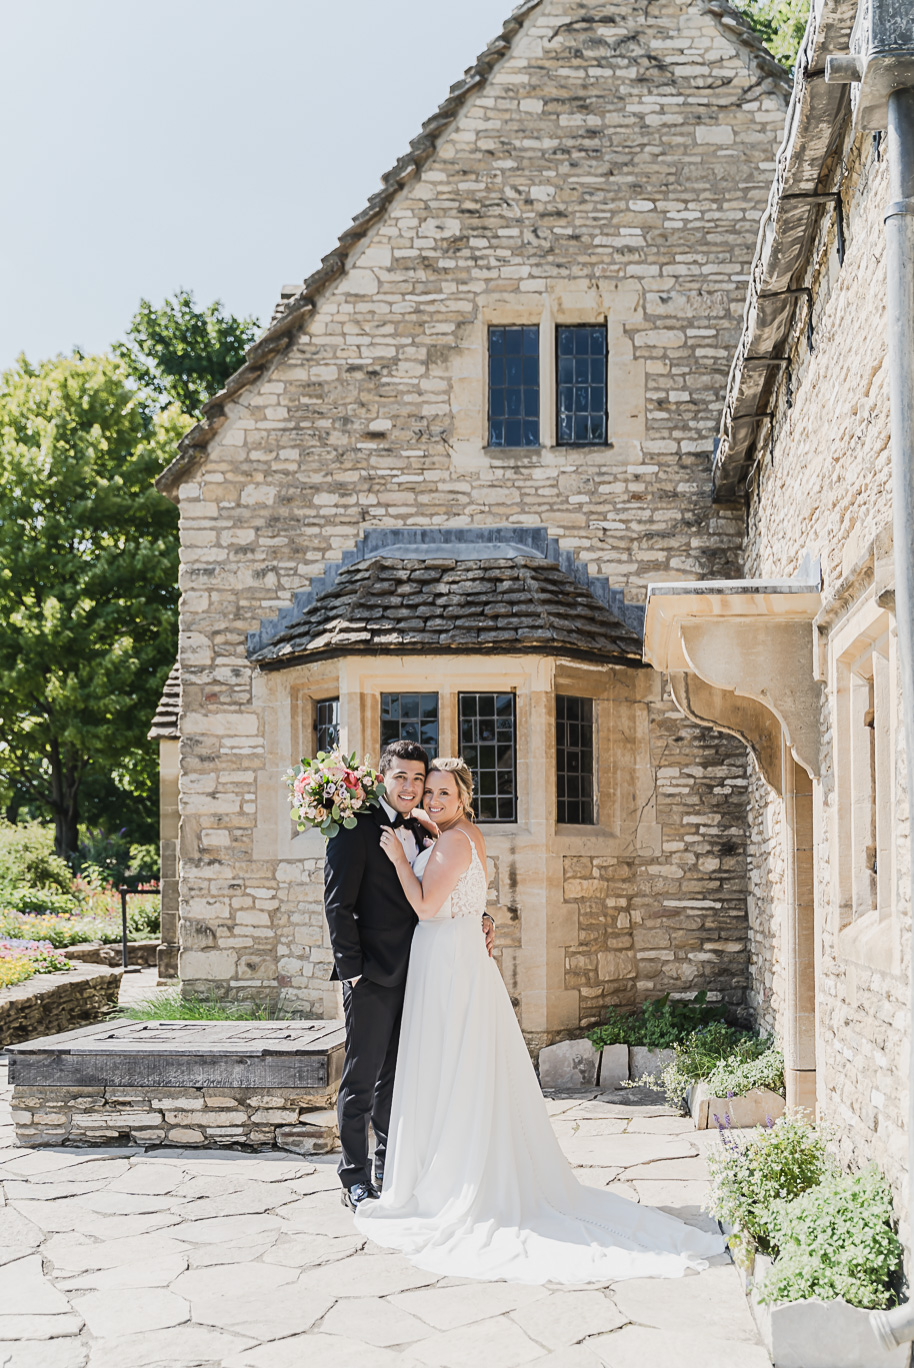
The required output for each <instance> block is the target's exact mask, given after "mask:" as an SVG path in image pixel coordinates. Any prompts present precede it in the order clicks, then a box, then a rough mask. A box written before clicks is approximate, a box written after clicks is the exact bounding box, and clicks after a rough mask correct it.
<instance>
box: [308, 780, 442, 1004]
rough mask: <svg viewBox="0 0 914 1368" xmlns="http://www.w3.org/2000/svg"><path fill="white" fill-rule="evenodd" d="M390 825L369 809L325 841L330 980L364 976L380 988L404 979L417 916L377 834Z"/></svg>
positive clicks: (377, 810) (379, 809)
mask: <svg viewBox="0 0 914 1368" xmlns="http://www.w3.org/2000/svg"><path fill="white" fill-rule="evenodd" d="M391 825H392V824H391V822H390V821H389V820H388V817H387V813H386V812H385V811H384V809H383V808H382V807H372V808H369V809H368V811H367V812H364V813H362V815H361V816H359V817H357V818H356V823H355V826H354V827H350V829H349V830H348V831H347V829H346V828H345V827H341V828H340V830H339V832H338V833H337V834H336V836H332V837H331V838H330V840H329V841H328V842H327V854H326V857H325V860H324V911H325V912H326V914H327V922H328V924H329V926H330V944H331V945H332V947H333V959H334V969H333V973H332V974H331V975H330V977H331V978H332V979H351V978H356V977H357V975H359V974H362V975H364V977H365V978H367V979H370V980H371V982H372V983H379V984H381V985H382V986H383V987H393V986H394V985H396V984H400V983H403V982H404V980H405V979H406V971H407V968H408V967H409V951H410V945H411V943H412V939H413V931H414V930H415V928H416V923H417V922H418V920H419V918H418V917H417V916H416V914H415V912H414V911H413V909H412V907H411V906H410V904H409V902H408V900H407V897H406V894H405V893H404V892H403V889H402V888H401V887H400V880H399V879H398V878H397V871H396V869H395V868H394V866H393V865H392V864H391V862H390V860H389V859H388V858H387V856H386V855H385V854H384V851H383V850H382V849H381V832H382V831H383V829H384V827H389V826H391ZM412 829H414V828H412ZM419 844H420V848H421V841H420V843H419Z"/></svg>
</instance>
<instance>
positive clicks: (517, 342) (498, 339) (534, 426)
mask: <svg viewBox="0 0 914 1368" xmlns="http://www.w3.org/2000/svg"><path fill="white" fill-rule="evenodd" d="M539 409H540V397H539V329H538V328H521V327H518V328H490V329H489V445H490V446H501V447H532V446H539V441H540V430H539Z"/></svg>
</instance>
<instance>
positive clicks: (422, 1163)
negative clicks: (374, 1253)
mask: <svg viewBox="0 0 914 1368" xmlns="http://www.w3.org/2000/svg"><path fill="white" fill-rule="evenodd" d="M464 835H466V833H464ZM467 839H468V840H469V841H470V844H471V845H472V846H473V854H472V858H471V861H470V865H469V868H468V869H467V870H466V872H465V873H464V874H462V875H461V877H460V879H459V880H458V883H457V886H456V888H455V889H454V892H453V893H452V895H451V897H450V898H449V899H448V901H447V902H446V903H445V904H444V906H443V907H442V908H441V910H440V911H439V912H438V913H437V915H436V916H435V917H433V918H431V919H430V920H427V921H420V922H419V925H418V926H417V927H416V930H415V933H414V936H413V943H412V952H411V956H410V962H409V975H408V978H407V981H406V1000H405V1003H404V1007H403V1025H402V1029H401V1034H400V1051H399V1055H398V1058H397V1072H396V1080H395V1083H394V1095H393V1111H392V1115H391V1124H390V1133H389V1137H388V1148H387V1156H386V1167H385V1177H384V1192H383V1195H382V1197H381V1199H380V1201H365V1202H362V1203H361V1204H360V1206H359V1209H358V1212H357V1214H356V1217H355V1223H356V1226H357V1227H358V1229H359V1230H360V1231H361V1233H362V1234H363V1235H367V1236H369V1237H370V1238H371V1239H372V1240H374V1241H376V1242H377V1243H378V1244H380V1245H385V1246H387V1247H388V1248H390V1249H397V1250H400V1251H401V1252H402V1253H404V1254H405V1255H407V1256H408V1258H410V1259H411V1260H412V1262H413V1263H414V1264H416V1265H417V1266H418V1267H419V1268H422V1269H426V1270H428V1271H430V1272H433V1273H441V1274H450V1275H454V1276H457V1277H462V1278H477V1279H483V1280H486V1281H490V1280H493V1279H497V1278H503V1279H506V1280H508V1281H509V1282H522V1283H545V1282H555V1283H566V1284H574V1283H594V1282H615V1281H617V1280H619V1279H622V1278H644V1277H666V1278H675V1277H680V1276H682V1274H683V1273H685V1271H686V1270H687V1269H689V1268H696V1269H698V1268H703V1267H705V1261H706V1260H707V1259H708V1258H709V1257H711V1256H713V1255H715V1254H719V1253H722V1252H723V1249H724V1241H723V1239H722V1238H721V1237H720V1236H718V1235H716V1234H709V1233H707V1232H706V1231H702V1230H696V1229H695V1228H694V1227H692V1226H689V1225H685V1224H684V1223H683V1222H682V1221H678V1220H676V1219H675V1217H672V1216H668V1215H666V1214H665V1213H664V1212H661V1211H657V1210H656V1209H654V1208H652V1207H648V1206H643V1205H638V1204H637V1203H635V1202H633V1201H630V1200H629V1199H628V1198H625V1197H619V1196H617V1195H615V1194H614V1193H610V1192H606V1191H603V1190H601V1189H599V1188H593V1187H586V1186H584V1185H582V1184H581V1183H579V1182H578V1181H577V1179H576V1178H575V1176H574V1174H573V1173H572V1170H571V1167H570V1166H569V1164H568V1161H567V1160H566V1158H565V1156H564V1155H563V1154H562V1151H561V1149H560V1148H559V1144H558V1141H557V1139H556V1137H555V1133H554V1131H553V1129H552V1126H551V1124H550V1121H549V1117H548V1115H547V1113H546V1108H545V1105H544V1103H543V1096H542V1093H541V1091H540V1087H539V1084H538V1082H537V1079H536V1074H535V1073H534V1071H533V1066H532V1064H531V1062H530V1056H529V1055H528V1053H527V1047H526V1045H525V1044H524V1040H523V1036H522V1035H521V1032H520V1027H519V1026H518V1024H517V1018H516V1017H515V1015H514V1009H513V1007H512V1006H511V1001H510V999H509V997H508V993H507V990H506V988H505V985H504V983H503V981H502V978H501V974H500V973H499V972H498V968H497V966H496V965H495V963H494V962H493V961H492V960H491V959H489V957H488V955H487V953H486V949H485V940H484V937H483V935H482V933H481V930H480V919H481V916H482V913H483V912H484V910H485V906H486V874H485V869H484V868H483V865H482V862H481V860H480V858H479V855H478V853H477V851H476V847H475V845H474V844H473V841H472V839H471V838H470V837H469V836H468V837H467ZM430 854H431V848H429V849H427V850H424V851H422V852H421V853H420V854H419V856H418V857H417V859H416V862H415V865H414V866H413V868H414V871H415V873H416V874H417V876H418V877H419V878H420V879H421V877H422V873H423V871H424V869H425V866H426V864H427V863H428V859H429V856H430Z"/></svg>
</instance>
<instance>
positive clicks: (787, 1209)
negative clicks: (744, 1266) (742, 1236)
mask: <svg viewBox="0 0 914 1368" xmlns="http://www.w3.org/2000/svg"><path fill="white" fill-rule="evenodd" d="M769 1228H770V1231H771V1238H772V1240H773V1241H775V1242H776V1243H777V1245H778V1247H779V1249H780V1251H781V1252H780V1254H779V1256H778V1258H777V1260H776V1262H775V1263H774V1265H773V1267H772V1269H771V1272H770V1273H769V1274H768V1276H767V1278H766V1279H765V1281H764V1283H763V1284H762V1287H761V1289H760V1291H759V1300H760V1301H763V1302H774V1301H802V1300H803V1299H805V1298H807V1297H821V1298H822V1300H823V1301H830V1300H831V1299H832V1298H834V1297H843V1298H844V1300H845V1301H846V1302H849V1303H850V1304H851V1306H863V1307H883V1306H888V1305H889V1303H890V1302H891V1301H892V1300H893V1296H892V1292H891V1288H890V1284H891V1282H892V1280H893V1278H894V1277H895V1274H896V1273H897V1272H898V1268H899V1265H900V1263H901V1256H902V1248H901V1242H900V1240H899V1239H898V1236H897V1235H896V1234H895V1231H894V1229H893V1214H892V1198H891V1194H890V1192H889V1189H888V1184H887V1183H886V1181H885V1179H884V1178H883V1176H882V1174H881V1173H880V1172H879V1170H878V1169H877V1168H875V1167H872V1168H868V1169H865V1170H864V1171H863V1172H862V1173H854V1174H837V1173H829V1174H827V1175H826V1176H825V1178H824V1179H823V1181H822V1182H821V1183H819V1184H818V1186H816V1187H814V1188H810V1189H809V1190H808V1191H807V1192H804V1193H802V1194H801V1195H800V1196H799V1197H795V1198H794V1199H793V1201H783V1200H780V1201H776V1202H774V1203H773V1206H772V1209H771V1213H770V1218H769Z"/></svg>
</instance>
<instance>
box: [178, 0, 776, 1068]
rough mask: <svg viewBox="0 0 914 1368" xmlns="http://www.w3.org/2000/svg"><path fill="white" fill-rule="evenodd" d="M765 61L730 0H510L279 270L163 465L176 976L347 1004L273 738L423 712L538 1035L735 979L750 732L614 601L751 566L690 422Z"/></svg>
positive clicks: (738, 992) (709, 446) (749, 204)
mask: <svg viewBox="0 0 914 1368" xmlns="http://www.w3.org/2000/svg"><path fill="white" fill-rule="evenodd" d="M788 93H789V83H788V81H787V78H786V76H785V73H784V72H783V71H782V69H781V68H780V67H779V66H778V65H777V64H776V63H775V62H773V61H772V59H771V58H770V57H769V56H768V55H767V54H766V53H765V52H764V50H763V49H762V47H761V45H760V44H759V42H758V40H757V39H755V38H754V36H753V35H752V34H751V33H750V32H749V31H748V30H747V28H746V27H745V25H744V24H743V22H742V20H741V19H740V17H739V16H738V15H737V14H736V12H735V11H734V10H732V9H731V8H730V6H729V5H727V4H726V3H723V2H722V0H720V2H719V0H653V3H651V4H650V5H648V6H645V7H633V6H632V5H631V4H629V3H624V0H606V3H604V4H602V5H601V6H599V8H598V10H595V9H594V8H593V7H591V6H589V5H588V4H586V3H583V0H527V2H526V3H524V4H522V5H521V6H520V7H519V8H518V9H517V10H516V11H515V12H514V14H513V16H512V17H511V18H510V19H509V20H508V22H507V23H506V25H505V27H504V30H503V32H502V34H501V35H500V37H499V38H498V39H496V40H495V42H493V43H492V44H491V45H490V47H489V48H487V49H486V51H485V52H484V53H483V54H482V56H481V57H480V58H479V60H478V61H477V63H476V64H475V65H474V66H473V67H471V68H470V69H469V70H468V72H467V73H466V75H465V76H464V78H463V79H462V80H461V81H459V82H458V83H457V84H456V85H455V86H453V87H452V89H451V92H450V95H449V96H448V98H447V100H446V101H445V102H444V104H443V105H441V107H440V108H439V110H438V111H437V112H436V113H435V114H434V115H433V116H432V117H431V118H430V119H429V120H428V121H427V122H426V123H425V125H424V126H423V129H422V132H421V134H420V135H419V137H417V138H416V139H414V141H413V143H412V144H411V148H410V151H409V152H408V154H407V155H406V156H404V157H403V158H402V159H401V160H400V161H399V162H398V163H397V164H396V166H395V167H393V169H392V170H391V171H389V172H388V173H387V174H386V175H385V176H384V177H383V180H382V189H381V190H380V191H379V192H378V193H377V194H376V195H375V196H373V197H372V199H371V200H370V201H369V204H368V206H367V208H366V209H365V210H364V211H363V213H361V214H360V215H359V216H358V217H357V218H356V219H355V220H354V222H353V225H352V227H351V228H349V229H348V230H347V231H346V232H345V233H344V234H343V236H342V237H341V239H340V242H339V245H338V246H337V247H336V248H335V249H334V250H333V251H332V252H331V253H330V255H329V256H327V257H326V258H325V259H324V261H323V263H322V266H321V268H320V269H319V270H318V271H317V272H316V273H315V274H314V275H312V276H311V277H310V278H309V279H308V280H306V281H305V283H304V285H303V286H301V287H294V288H289V289H286V290H284V291H283V297H282V300H281V302H280V305H279V306H278V308H277V310H276V313H275V315H274V318H273V321H272V323H271V325H270V327H269V328H268V329H267V331H266V332H265V333H264V335H263V336H262V338H261V339H260V340H259V341H258V342H257V343H256V344H255V345H254V346H253V347H252V349H251V350H250V352H249V353H248V361H247V363H246V365H245V366H244V367H243V368H242V370H241V371H239V372H238V373H237V374H236V375H235V376H234V377H232V379H231V380H230V381H229V383H228V385H227V387H226V389H225V391H224V392H223V393H222V394H220V395H219V396H217V397H216V398H215V399H214V400H213V401H212V402H211V403H210V404H209V405H208V406H207V409H206V413H205V417H204V419H203V421H202V422H201V423H200V424H199V425H198V427H196V428H195V429H194V430H193V431H191V433H189V434H188V436H187V437H186V438H185V440H184V442H183V444H182V447H181V451H180V454H179V455H178V456H177V458H176V459H175V461H174V462H173V463H172V465H171V466H170V467H169V468H168V469H167V470H166V471H165V472H164V474H163V475H162V477H161V479H160V481H159V487H160V489H161V490H162V492H163V493H165V494H167V495H168V496H169V497H170V498H172V499H174V500H175V501H176V502H177V503H178V504H179V507H180V510H181V548H182V569H181V586H182V599H181V645H180V681H181V716H180V727H179V730H180V741H179V761H178V765H177V774H176V778H177V779H178V781H179V784H180V796H179V802H178V805H177V806H178V808H179V811H180V835H179V873H180V928H179V936H178V942H179V945H180V956H179V972H180V976H181V979H182V981H183V982H184V984H185V985H187V986H188V987H190V988H194V989H201V988H205V989H210V988H215V989H216V990H217V991H219V992H220V993H223V994H225V995H229V996H231V995H246V996H250V995H256V994H259V995H263V996H275V995H276V994H277V993H278V992H280V991H281V992H283V993H284V994H285V995H286V997H287V999H291V1000H293V1001H295V1002H296V1003H297V1004H298V1005H299V1006H300V1008H301V1009H302V1010H304V1011H305V1012H308V1013H312V1014H315V1015H332V1014H336V1013H337V1012H338V1002H337V999H336V990H335V988H334V987H333V986H332V985H331V984H330V983H329V982H328V972H329V968H330V959H331V957H330V951H329V946H328V942H327V936H326V931H325V928H324V922H323V916H322V885H321V862H322V850H323V844H322V840H321V838H320V837H319V836H316V835H314V834H313V833H309V834H301V835H300V834H296V832H295V831H294V829H293V827H292V824H291V822H290V821H289V817H288V809H287V806H286V795H285V791H284V786H283V783H282V775H283V772H284V771H285V770H286V768H287V767H288V765H289V764H290V762H291V761H294V760H297V759H298V757H299V756H300V755H302V754H308V753H310V752H312V751H313V749H314V748H315V747H316V746H317V745H318V744H320V743H322V742H326V741H328V740H330V739H333V738H334V737H335V736H337V735H338V736H339V737H340V739H341V741H342V743H343V745H344V746H345V747H346V748H347V749H348V750H356V751H358V752H359V753H364V752H367V753H369V754H370V755H374V754H375V753H376V752H377V750H378V748H379V746H380V745H381V743H382V742H383V741H384V740H386V739H389V738H391V737H394V736H397V735H415V736H417V737H419V738H420V739H422V740H423V741H425V742H426V743H427V744H428V745H429V748H430V749H431V750H432V751H438V752H439V753H442V754H448V753H454V752H458V751H462V752H463V753H464V754H465V755H466V756H467V757H468V759H469V760H470V761H471V763H472V764H473V766H474V768H475V770H476V778H477V785H478V789H479V792H480V798H479V816H480V819H481V820H482V821H483V822H484V824H485V835H486V840H487V843H488V849H489V854H490V876H491V904H492V909H493V912H494V915H495V918H496V923H497V929H498V944H499V956H500V964H501V969H502V973H503V974H504V977H505V980H506V982H507V983H508V985H509V989H510V991H511V993H512V996H513V998H514V1000H515V1002H516V1005H517V1010H518V1013H519V1016H520V1020H521V1023H522V1026H523V1029H524V1031H525V1033H526V1035H527V1038H528V1040H529V1042H530V1043H531V1045H536V1044H538V1043H543V1042H545V1041H547V1040H551V1039H555V1038H557V1037H559V1036H563V1035H568V1034H571V1033H574V1032H575V1031H577V1030H579V1028H580V1027H581V1026H582V1025H589V1024H592V1023H594V1022H596V1021H599V1020H600V1018H601V1016H602V1013H603V1012H604V1010H605V1008H606V1006H607V1005H608V1004H609V1003H615V1004H617V1005H630V1004H633V1003H635V1002H636V1001H638V1000H641V999H643V998H647V997H655V996H657V995H658V994H660V993H662V992H665V991H667V990H671V991H673V992H679V993H684V992H692V991H695V990H696V989H699V988H702V987H706V988H708V989H710V990H711V991H712V992H715V993H718V994H720V995H721V996H723V997H724V998H725V999H726V1000H727V1001H728V1002H730V1003H732V1004H733V1005H734V1006H737V1005H740V1004H744V1003H745V1002H746V1001H747V993H748V991H749V983H750V980H749V924H748V922H747V913H746V898H747V887H746V864H745V841H746V832H747V825H746V793H747V770H746V759H745V750H744V747H743V745H742V744H741V743H740V742H739V741H738V740H736V739H734V738H733V737H731V736H728V735H726V734H722V733H720V732H717V731H715V730H710V729H708V728H707V727H705V726H703V725H701V724H700V720H699V721H695V720H693V719H691V718H686V717H684V716H683V715H682V714H681V712H680V711H679V710H678V709H677V707H676V705H675V703H674V701H673V699H672V697H671V696H670V693H669V690H668V688H667V687H666V684H665V681H664V677H663V675H662V674H661V673H659V672H658V671H656V670H654V669H653V668H651V667H650V666H648V665H646V664H645V662H644V660H643V659H642V654H641V626H642V618H643V603H644V598H645V593H646V588H647V585H648V583H657V582H663V581H677V580H680V579H683V578H690V579H696V578H698V579H704V578H708V577H711V578H725V577H729V576H734V575H736V574H738V573H739V572H740V557H741V546H742V536H743V510H742V508H741V507H733V506H731V505H729V504H718V503H715V502H714V501H713V499H712V485H711V467H712V455H713V438H714V431H715V426H716V416H717V414H718V413H719V411H720V407H721V404H722V403H723V400H724V396H725V393H726V385H727V373H728V369H729V366H730V361H731V358H732V353H733V348H734V346H735V345H736V343H737V341H738V338H739V331H740V322H739V320H740V316H741V311H742V307H743V300H744V296H745V289H746V279H747V272H748V269H749V264H750V262H751V259H752V253H753V250H754V246H755V241H756V235H757V225H758V220H759V217H760V215H761V213H762V211H763V209H764V205H765V201H766V196H767V194H768V186H769V183H770V179H771V173H772V169H773V166H774V155H775V150H776V147H777V143H778V139H779V137H780V134H781V130H782V127H783V122H784V112H785V108H786V104H787V96H788ZM164 744H170V739H169V738H166V741H165V742H164ZM753 782H755V781H753ZM753 793H754V797H753V804H754V806H753V809H752V812H753V820H754V821H756V822H757V821H760V820H762V815H761V808H760V804H761V796H760V794H761V790H759V789H758V787H757V785H756V787H755V788H754V789H753ZM166 797H167V795H166ZM169 801H170V800H169ZM756 926H758V919H756ZM757 957H758V956H757V954H756V958H757ZM166 967H167V965H166Z"/></svg>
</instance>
